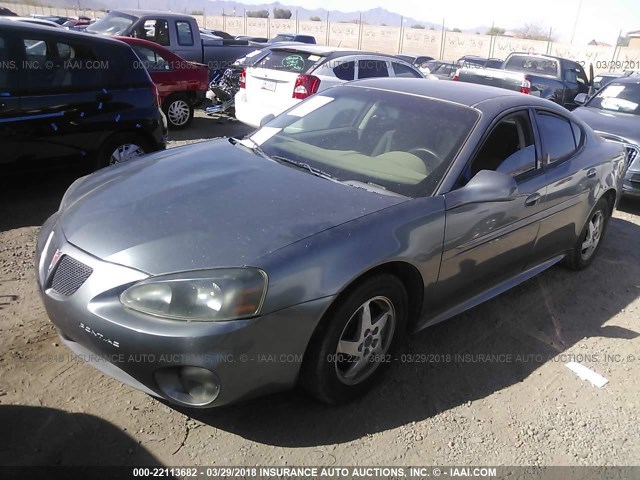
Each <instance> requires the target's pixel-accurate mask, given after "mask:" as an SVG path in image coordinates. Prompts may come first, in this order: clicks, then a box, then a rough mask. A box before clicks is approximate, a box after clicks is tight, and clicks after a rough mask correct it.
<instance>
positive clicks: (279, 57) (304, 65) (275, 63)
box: [255, 50, 322, 73]
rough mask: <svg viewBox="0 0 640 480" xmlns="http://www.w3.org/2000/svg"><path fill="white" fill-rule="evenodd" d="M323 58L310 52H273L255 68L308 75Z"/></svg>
mask: <svg viewBox="0 0 640 480" xmlns="http://www.w3.org/2000/svg"><path fill="white" fill-rule="evenodd" d="M321 58H322V57H321V56H320V55H314V54H312V53H308V52H296V51H286V50H272V51H271V53H270V54H269V55H267V56H266V57H264V58H263V59H262V60H260V61H259V62H257V63H256V65H255V66H256V67H258V68H268V69H271V70H282V71H285V72H295V73H307V72H308V71H309V70H310V69H311V68H312V67H313V66H314V65H315V64H316V63H317V62H318V60H320V59H321Z"/></svg>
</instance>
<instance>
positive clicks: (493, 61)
mask: <svg viewBox="0 0 640 480" xmlns="http://www.w3.org/2000/svg"><path fill="white" fill-rule="evenodd" d="M503 63H504V60H502V59H501V58H489V59H488V60H487V61H486V62H484V66H483V68H502V64H503Z"/></svg>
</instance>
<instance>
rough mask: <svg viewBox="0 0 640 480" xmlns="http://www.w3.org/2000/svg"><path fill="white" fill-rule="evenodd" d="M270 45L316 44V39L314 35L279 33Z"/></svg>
mask: <svg viewBox="0 0 640 480" xmlns="http://www.w3.org/2000/svg"><path fill="white" fill-rule="evenodd" d="M269 42H270V43H278V42H300V43H308V44H315V43H316V37H314V36H313V35H301V34H299V33H279V34H277V35H276V36H275V37H273V38H272V39H271V40H269Z"/></svg>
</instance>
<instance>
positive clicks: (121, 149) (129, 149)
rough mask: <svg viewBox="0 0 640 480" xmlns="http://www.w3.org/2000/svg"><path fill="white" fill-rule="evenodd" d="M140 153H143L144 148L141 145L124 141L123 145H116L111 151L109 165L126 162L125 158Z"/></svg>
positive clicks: (130, 157)
mask: <svg viewBox="0 0 640 480" xmlns="http://www.w3.org/2000/svg"><path fill="white" fill-rule="evenodd" d="M140 155H144V150H143V149H142V147H140V146H139V145H136V144H135V143H125V144H124V145H120V146H118V147H117V148H116V149H115V150H114V151H113V152H112V153H111V157H110V158H109V165H115V164H116V163H122V162H126V161H127V160H131V159H132V158H136V157H139V156H140Z"/></svg>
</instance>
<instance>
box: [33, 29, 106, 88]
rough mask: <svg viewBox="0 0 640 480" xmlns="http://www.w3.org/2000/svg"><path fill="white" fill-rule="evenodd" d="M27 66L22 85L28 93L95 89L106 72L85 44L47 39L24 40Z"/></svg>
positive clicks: (104, 66)
mask: <svg viewBox="0 0 640 480" xmlns="http://www.w3.org/2000/svg"><path fill="white" fill-rule="evenodd" d="M23 43H24V47H25V57H26V62H25V63H24V64H23V65H22V66H21V77H22V78H21V85H22V86H23V87H24V88H29V89H34V88H35V89H51V88H53V89H56V88H66V87H76V88H78V87H80V88H82V87H93V86H94V85H95V84H96V81H97V79H99V78H100V75H101V73H102V74H104V75H106V73H105V72H104V71H103V70H108V62H105V63H104V65H103V64H102V63H101V62H97V61H96V58H97V57H96V55H95V53H94V52H93V51H92V49H91V47H90V46H88V45H86V44H78V43H73V44H71V43H63V42H54V41H51V40H47V39H44V38H37V37H32V38H24V39H23Z"/></svg>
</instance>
